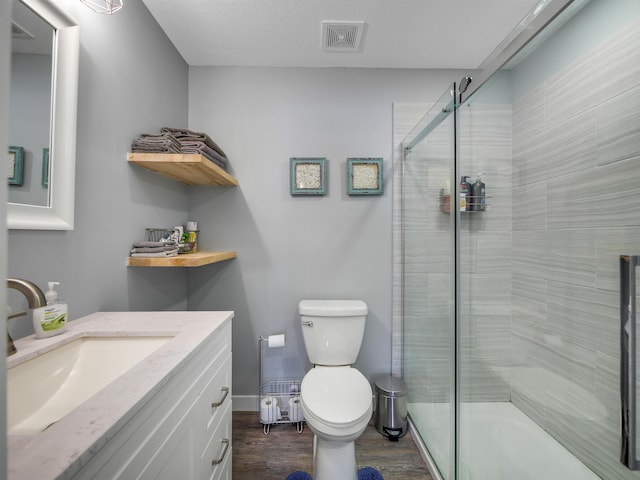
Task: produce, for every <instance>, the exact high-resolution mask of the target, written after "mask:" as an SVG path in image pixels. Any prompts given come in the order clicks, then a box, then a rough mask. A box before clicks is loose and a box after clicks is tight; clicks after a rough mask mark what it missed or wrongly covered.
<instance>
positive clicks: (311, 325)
mask: <svg viewBox="0 0 640 480" xmlns="http://www.w3.org/2000/svg"><path fill="white" fill-rule="evenodd" d="M302 325H304V326H305V327H313V322H312V321H311V320H307V321H306V322H302Z"/></svg>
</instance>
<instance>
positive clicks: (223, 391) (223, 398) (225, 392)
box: [211, 387, 229, 408]
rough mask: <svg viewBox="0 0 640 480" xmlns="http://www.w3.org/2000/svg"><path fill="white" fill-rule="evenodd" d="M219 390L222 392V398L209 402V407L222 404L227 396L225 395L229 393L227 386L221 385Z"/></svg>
mask: <svg viewBox="0 0 640 480" xmlns="http://www.w3.org/2000/svg"><path fill="white" fill-rule="evenodd" d="M220 391H221V392H222V398H221V399H220V401H219V402H213V403H212V404H211V408H217V407H219V406H220V405H222V404H223V403H224V400H225V399H226V398H227V395H229V387H222V388H221V389H220Z"/></svg>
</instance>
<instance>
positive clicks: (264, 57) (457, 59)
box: [119, 0, 538, 69]
mask: <svg viewBox="0 0 640 480" xmlns="http://www.w3.org/2000/svg"><path fill="white" fill-rule="evenodd" d="M143 2H144V3H145V5H146V6H147V8H148V9H149V11H150V12H151V14H152V15H153V16H154V17H155V18H156V20H157V21H158V23H159V24H160V26H161V27H162V29H163V30H164V31H165V32H166V33H167V35H168V36H169V38H170V39H171V41H172V42H173V44H174V45H175V46H176V48H177V49H178V51H179V52H180V53H181V54H182V56H183V57H184V59H185V60H186V61H187V63H188V64H189V65H242V66H280V67H381V68H462V69H473V68H476V67H477V66H478V65H479V64H480V63H481V62H482V61H483V60H484V59H485V58H486V57H487V56H488V55H489V53H491V51H492V50H493V49H494V48H495V47H496V46H497V45H498V44H499V43H500V41H501V40H502V39H503V38H504V37H505V36H506V35H507V34H508V33H509V32H510V31H511V30H512V29H513V27H515V26H516V25H517V24H518V23H519V22H520V20H522V18H524V16H525V15H526V13H527V12H528V11H529V10H531V9H532V8H533V7H534V5H535V4H537V3H538V0H143ZM119 15H126V3H125V8H124V9H123V10H122V12H120V13H119ZM323 20H328V21H364V22H365V28H364V34H363V37H362V43H361V48H360V49H359V51H357V52H326V51H323V49H322V32H321V22H322V21H323Z"/></svg>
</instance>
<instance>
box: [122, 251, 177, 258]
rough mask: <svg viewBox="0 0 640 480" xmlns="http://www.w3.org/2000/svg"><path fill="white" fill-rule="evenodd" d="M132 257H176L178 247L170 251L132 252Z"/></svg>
mask: <svg viewBox="0 0 640 480" xmlns="http://www.w3.org/2000/svg"><path fill="white" fill-rule="evenodd" d="M131 256H132V257H138V258H166V257H177V256H178V249H175V250H174V251H172V252H158V253H132V254H131Z"/></svg>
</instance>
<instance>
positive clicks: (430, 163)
mask: <svg viewBox="0 0 640 480" xmlns="http://www.w3.org/2000/svg"><path fill="white" fill-rule="evenodd" d="M422 109H423V110H422V111H424V112H426V110H427V108H426V106H423V107H422ZM418 111H420V106H419V105H418V106H416V105H410V104H396V105H394V132H395V144H396V151H395V152H396V153H395V161H396V162H397V164H399V163H400V162H401V161H402V160H401V158H402V157H401V151H400V147H399V143H400V142H401V141H402V139H403V138H404V136H405V135H406V134H407V133H408V132H409V129H410V128H411V127H412V126H414V125H415V124H416V123H417V119H418V118H419V117H416V112H418ZM451 118H452V117H451ZM462 118H463V120H462V123H463V126H462V127H461V129H460V130H461V131H462V132H463V136H462V138H461V139H460V144H461V157H462V159H463V161H462V169H463V170H464V171H465V174H467V172H468V175H473V177H474V178H475V175H476V174H477V173H478V172H482V173H484V174H485V183H487V184H488V188H489V192H490V193H489V195H491V199H490V202H489V203H491V207H490V209H489V210H488V211H486V212H484V213H463V214H462V215H461V217H462V218H461V224H462V225H461V230H462V231H461V247H460V248H461V281H462V286H461V289H462V291H463V292H465V294H464V295H463V297H464V300H463V304H462V305H461V309H462V322H463V326H462V357H461V358H462V372H463V377H462V379H461V380H462V381H461V385H462V399H463V401H509V397H510V385H509V374H510V371H509V365H510V355H511V351H510V348H509V333H510V330H509V323H510V319H511V255H510V250H511V208H510V205H511V106H510V105H508V104H503V105H495V104H484V105H483V104H478V105H473V106H472V107H468V109H467V111H466V112H465V115H463V117H462ZM447 121H449V120H447ZM471 124H472V125H473V128H469V127H470V126H471ZM407 126H408V128H407ZM448 128H450V127H448V126H443V127H438V128H437V129H436V130H434V131H433V132H432V133H431V134H430V136H429V138H428V141H426V142H422V143H421V144H420V145H419V146H418V147H416V148H415V149H414V151H413V152H412V154H411V156H410V157H409V161H408V162H406V163H405V172H404V179H405V180H404V185H403V188H402V195H403V196H404V203H405V235H404V237H405V238H404V241H405V243H404V259H405V267H404V275H405V283H406V286H405V290H404V292H402V286H401V285H400V282H399V280H396V281H395V282H394V288H395V290H394V345H396V342H395V340H396V339H398V338H402V336H403V335H402V333H403V334H404V339H405V340H404V372H403V373H404V377H405V379H406V380H407V383H408V384H409V385H410V389H409V398H408V400H409V402H410V403H425V402H427V403H428V402H447V401H449V400H450V398H449V395H450V389H451V381H452V380H451V375H452V372H453V365H452V361H451V360H452V353H451V348H453V330H452V326H451V319H450V318H451V308H452V306H451V303H450V302H451V288H452V287H451V283H450V277H451V273H450V269H451V259H450V255H451V254H452V247H451V237H450V232H449V228H450V226H449V216H448V215H446V214H444V213H442V212H440V211H439V208H438V197H439V192H440V189H441V188H442V187H443V186H444V182H445V180H446V179H447V178H448V175H450V173H449V172H450V168H451V164H450V162H451V158H452V156H453V151H452V150H451V148H450V138H449V132H448ZM464 132H466V133H464ZM399 177H400V171H399V169H396V182H397V185H398V186H397V187H396V188H395V191H396V192H398V193H397V195H398V196H397V198H396V199H395V214H394V218H395V219H398V220H396V221H395V223H394V231H395V236H394V247H395V253H394V259H395V263H396V264H395V265H394V272H395V278H396V279H400V278H401V273H402V269H401V265H400V262H401V259H402V251H401V249H400V248H399V246H400V244H401V242H402V236H401V234H400V230H401V224H400V223H399V219H400V218H401V212H400V208H399V207H400V193H399V192H400V191H401V189H400V188H399V184H400V178H399ZM455 206H456V202H455V200H452V208H455ZM403 298H404V309H405V310H404V323H403V324H401V321H400V316H401V312H399V311H398V306H399V305H402V299H403ZM403 330H404V331H403ZM398 350H399V348H398V346H397V345H396V348H395V350H394V352H397V351H398ZM394 359H395V357H394ZM398 363H399V362H398V360H396V361H395V362H394V366H397V365H398Z"/></svg>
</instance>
